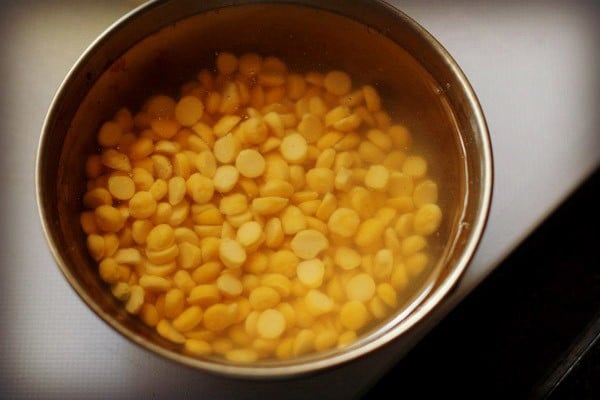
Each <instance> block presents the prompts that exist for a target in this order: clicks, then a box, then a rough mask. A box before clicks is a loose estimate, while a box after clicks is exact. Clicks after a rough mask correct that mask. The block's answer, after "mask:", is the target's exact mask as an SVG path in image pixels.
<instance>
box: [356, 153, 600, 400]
mask: <svg viewBox="0 0 600 400" xmlns="http://www.w3.org/2000/svg"><path fill="white" fill-rule="evenodd" d="M599 150H600V149H599ZM599 337H600V170H597V171H596V172H595V173H594V174H593V175H592V176H591V177H590V178H589V179H588V180H587V181H586V182H585V183H584V184H583V185H582V186H581V187H580V188H579V189H578V190H577V191H576V192H575V193H573V194H572V195H571V197H570V198H569V199H568V200H567V201H566V202H565V203H563V204H562V205H561V206H560V208H559V209H558V210H556V211H555V212H554V213H553V214H552V216H551V217H550V218H548V219H547V220H546V221H545V222H544V223H543V224H542V225H541V226H540V227H539V228H538V229H537V230H536V231H535V232H534V233H533V234H532V235H531V236H529V238H528V239H527V240H525V241H524V242H523V243H522V244H521V245H520V246H519V247H518V248H517V249H516V250H515V251H514V252H513V253H512V254H511V255H510V256H509V257H508V258H507V259H506V260H505V261H504V262H503V263H502V264H501V265H500V266H499V267H498V268H497V269H496V270H495V271H494V272H493V273H492V274H491V275H490V276H489V277H488V278H487V279H486V280H485V281H484V282H483V283H482V284H481V285H480V286H478V287H477V289H475V290H474V291H473V292H472V293H471V294H470V295H469V296H468V297H467V298H466V299H465V301H463V302H462V303H461V304H460V305H459V306H458V307H457V308H456V309H455V310H453V311H452V312H451V313H450V314H449V315H448V317H447V318H446V319H445V320H444V321H443V322H442V323H440V324H439V325H438V326H437V327H436V328H435V329H434V330H432V331H431V332H430V333H429V334H428V335H427V336H426V337H425V338H424V339H423V340H422V341H421V342H420V343H419V344H418V345H417V346H416V347H415V348H414V349H413V350H411V352H410V353H409V354H408V355H407V356H406V357H405V358H404V359H403V360H402V361H400V362H399V363H398V364H397V365H396V366H395V367H394V368H393V369H392V370H391V371H390V372H389V373H388V374H386V375H385V376H384V377H383V378H382V380H381V381H380V382H379V383H377V384H376V385H375V386H374V387H373V388H372V389H371V390H370V391H369V392H368V393H367V394H365V396H364V398H365V399H379V398H389V397H394V398H395V397H405V396H407V397H409V398H410V397H412V396H408V395H410V394H416V395H418V396H419V397H420V398H431V397H444V398H452V397H457V396H461V397H465V396H467V397H469V398H471V397H477V398H509V399H515V398H517V399H518V398H532V399H540V398H541V399H544V398H548V399H600V340H598V338H599Z"/></svg>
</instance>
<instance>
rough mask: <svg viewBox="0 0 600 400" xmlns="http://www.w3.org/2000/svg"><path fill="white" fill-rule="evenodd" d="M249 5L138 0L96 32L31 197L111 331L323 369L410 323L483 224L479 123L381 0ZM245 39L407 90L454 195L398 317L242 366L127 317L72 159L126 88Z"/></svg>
mask: <svg viewBox="0 0 600 400" xmlns="http://www.w3.org/2000/svg"><path fill="white" fill-rule="evenodd" d="M253 3H257V2H253V1H235V2H227V1H207V2H202V3H200V2H195V1H167V2H155V3H150V4H149V5H147V6H145V7H142V8H140V9H138V10H136V11H134V12H133V13H131V14H130V15H128V16H126V17H125V18H123V19H122V20H121V21H119V22H117V23H116V24H115V25H114V26H113V27H112V28H111V29H109V30H108V31H107V32H106V33H105V34H104V35H103V36H102V37H100V38H99V39H98V40H97V41H96V42H95V43H94V44H93V45H92V46H91V47H90V48H89V49H88V51H87V52H86V53H85V54H84V55H83V56H82V58H81V59H80V60H79V62H78V63H77V64H76V66H75V67H74V68H73V70H72V71H71V73H70V74H69V76H68V77H67V79H66V80H65V82H64V83H63V85H62V86H61V88H60V90H59V92H58V94H57V96H56V98H55V100H54V102H53V104H52V107H51V109H50V111H49V113H48V116H47V119H46V123H45V126H44V131H43V134H42V137H41V140H40V146H39V153H38V160H37V198H38V205H39V210H40V215H41V219H42V222H43V225H44V230H45V233H46V237H47V240H48V243H49V245H50V249H51V251H52V253H53V255H54V257H55V259H56V261H57V264H58V266H59V267H60V268H61V270H62V272H63V273H64V275H65V277H66V278H67V280H68V282H69V283H70V284H71V286H72V287H73V288H74V289H75V291H76V292H77V293H78V294H79V296H81V298H82V299H83V300H84V302H85V303H86V304H87V305H88V306H89V307H90V308H91V309H92V310H93V311H94V312H95V313H96V314H98V315H99V316H100V317H101V318H102V319H104V320H105V321H106V322H107V323H108V324H109V325H110V326H112V327H113V328H114V329H116V330H117V331H119V332H120V333H121V334H123V335H124V336H125V337H127V338H128V339H130V340H132V341H133V342H135V343H137V344H139V345H141V346H143V347H144V348H147V349H149V350H151V351H153V352H156V353H158V354H160V355H162V356H164V357H167V358H169V359H172V360H174V361H177V362H180V363H183V364H186V365H189V366H193V367H197V368H200V369H203V370H207V371H212V372H217V373H224V374H230V375H235V376H243V377H281V376H289V375H297V374H303V373H309V372H314V371H316V370H319V369H323V368H328V367H332V366H335V365H338V364H340V363H344V362H347V361H349V360H352V359H354V358H356V357H359V356H361V355H363V354H365V353H367V352H370V351H371V350H373V349H376V348H378V347H381V346H383V345H385V344H386V343H388V342H390V341H391V340H393V339H394V338H396V337H398V336H399V335H402V334H403V333H404V332H406V331H407V330H409V329H410V328H411V327H413V326H414V325H415V324H417V323H418V322H419V321H420V320H421V319H422V318H423V317H424V316H425V315H426V314H427V313H428V312H429V311H431V309H433V308H434V307H435V306H436V305H437V304H438V303H439V302H440V301H441V299H443V298H444V297H445V296H446V295H447V294H448V293H449V291H450V290H451V289H452V287H453V286H454V285H455V284H456V282H457V280H458V279H459V278H460V276H461V275H462V273H463V272H464V270H465V268H466V267H467V265H468V262H469V260H470V258H471V257H472V255H473V252H474V250H475V248H476V246H477V244H478V242H479V239H480V237H481V234H482V231H483V228H484V225H485V221H486V218H487V214H488V211H489V206H490V198H491V188H492V167H491V165H492V159H491V149H490V143H489V137H488V133H487V128H486V124H485V119H484V117H483V113H482V111H481V108H480V106H479V104H478V101H477V98H476V96H475V94H474V93H473V90H472V89H471V87H470V85H469V83H468V81H467V79H466V77H465V76H464V75H463V74H462V72H461V71H460V69H459V67H458V66H457V65H456V63H455V62H454V61H453V60H452V58H451V57H450V55H449V54H448V53H447V52H446V51H445V50H444V49H443V47H442V46H441V45H440V44H439V43H438V42H437V41H436V40H435V39H434V38H433V37H431V36H430V35H429V34H428V33H427V32H426V31H424V30H423V29H422V28H421V27H419V26H418V25H417V24H416V23H415V22H414V21H412V20H411V19H410V18H408V17H407V16H406V15H404V14H402V13H400V12H399V11H398V10H395V9H393V8H391V7H390V6H388V5H386V4H385V3H380V2H372V3H362V2H344V1H331V2H327V3H326V4H320V2H317V1H299V2H293V3H296V4H300V5H303V6H302V7H298V6H297V5H290V4H253ZM281 3H284V2H281ZM285 3H289V2H285ZM307 6H308V7H307ZM217 9H218V10H217ZM188 17H190V19H188V20H184V19H185V18H188ZM242 21H244V23H241V22H242ZM248 21H251V23H249V22H248ZM306 21H310V23H307V22H306ZM175 22H177V23H175ZM160 28H164V29H162V30H161V31H160V32H158V33H157V34H154V33H156V32H157V31H158V30H159V29H160ZM153 34H154V35H153ZM149 35H150V36H149ZM257 44H258V45H260V50H261V52H264V53H275V54H278V55H281V56H282V57H283V58H285V59H286V60H290V62H291V64H293V65H297V66H299V67H311V68H319V67H320V68H325V67H327V66H332V65H336V66H339V67H341V68H345V69H347V70H348V71H349V72H350V73H351V74H352V75H355V76H360V77H361V78H362V79H364V80H365V81H369V82H377V83H378V86H380V87H381V88H383V89H384V92H385V90H387V91H389V92H392V93H393V92H397V91H403V92H404V93H406V96H404V97H403V98H404V99H405V100H404V102H403V101H402V100H397V99H391V100H390V103H392V107H393V108H394V109H395V110H397V117H399V118H404V119H406V118H410V116H411V115H414V114H415V113H418V112H420V113H421V114H422V117H421V118H419V120H418V121H414V122H413V126H411V128H412V129H413V130H414V131H418V132H422V134H423V141H428V142H430V143H433V150H432V151H433V152H434V153H435V154H436V156H439V157H441V160H442V161H443V162H441V164H440V165H442V168H440V169H439V170H438V171H435V173H436V175H437V177H439V178H440V179H442V180H443V181H445V182H460V185H455V187H454V189H453V188H447V189H448V190H450V191H451V190H454V191H455V193H454V194H453V195H452V196H448V204H446V206H447V207H448V209H450V210H451V211H452V212H451V213H450V214H453V215H455V216H456V217H455V218H454V219H453V220H451V221H449V222H448V223H447V224H446V225H445V228H444V229H443V232H442V235H443V236H444V238H445V240H444V241H447V242H448V243H451V246H448V247H447V248H446V251H445V253H444V255H443V258H442V261H441V262H440V263H439V264H438V266H437V267H436V268H437V269H436V271H433V272H432V273H431V274H430V280H429V281H426V282H423V285H422V290H421V291H420V292H419V293H418V294H417V295H416V296H415V297H414V298H413V299H412V301H411V303H410V304H409V305H408V306H407V307H406V308H405V309H404V310H402V313H401V314H399V315H397V316H396V318H394V319H392V320H389V321H387V322H386V324H384V325H382V326H379V327H378V329H376V330H373V331H372V332H370V333H368V334H367V335H365V336H364V337H363V338H361V339H360V340H359V341H358V342H357V343H355V344H354V345H352V346H350V347H348V348H346V349H344V350H341V351H340V350H336V351H332V352H329V353H323V354H317V355H314V356H310V357H306V358H303V359H298V360H293V361H289V362H272V363H263V364H260V365H256V366H251V367H247V366H236V365H230V364H226V363H223V362H222V361H213V360H198V359H193V358H190V357H187V356H185V355H182V354H180V353H178V352H176V351H175V349H174V346H172V345H170V344H168V343H166V342H165V341H164V340H161V339H160V338H159V337H158V336H157V335H156V334H155V333H154V332H153V331H152V330H151V329H148V328H147V327H145V326H144V325H143V324H141V323H140V322H139V321H138V320H137V319H136V318H133V317H131V316H129V315H127V314H126V313H125V312H124V311H123V310H122V309H121V307H120V305H119V304H118V303H117V302H116V301H114V300H113V298H112V296H111V295H110V293H109V291H107V290H106V287H105V286H104V285H103V284H102V282H100V280H99V278H98V277H97V275H96V273H95V268H94V267H93V263H92V262H91V260H90V258H89V257H88V256H87V252H86V249H85V246H84V237H83V233H82V232H81V230H80V228H79V224H78V213H79V211H80V202H81V201H80V199H81V193H82V191H83V187H84V186H83V185H84V176H83V161H84V159H85V157H86V156H87V154H89V153H90V152H91V151H93V149H94V141H93V135H94V132H95V129H96V127H97V126H98V125H99V123H100V121H102V120H103V119H105V118H107V116H109V115H111V113H112V112H114V111H115V109H116V108H118V107H119V106H121V105H123V104H134V105H135V104H136V103H139V101H141V99H143V98H145V97H147V96H148V95H149V94H150V93H151V91H145V90H139V88H152V90H166V91H168V90H172V88H173V87H176V84H178V83H181V81H182V80H183V79H185V78H186V77H189V76H192V75H190V74H192V73H193V72H194V70H193V68H197V66H198V64H199V63H202V60H203V58H204V59H205V60H207V61H205V62H210V57H211V55H212V54H214V52H215V51H217V50H221V49H223V48H227V49H231V50H234V51H243V50H250V49H255V48H256V46H257ZM132 46H133V47H132ZM190 49H193V51H190ZM316 60H318V61H316ZM367 66H371V68H368V67H367ZM372 66H376V67H375V68H372ZM164 77H170V79H164ZM415 77H417V78H418V79H414V78H415ZM432 82H433V86H431V85H432ZM392 97H393V96H392ZM457 133H459V134H460V136H458V135H457ZM449 149H450V151H449Z"/></svg>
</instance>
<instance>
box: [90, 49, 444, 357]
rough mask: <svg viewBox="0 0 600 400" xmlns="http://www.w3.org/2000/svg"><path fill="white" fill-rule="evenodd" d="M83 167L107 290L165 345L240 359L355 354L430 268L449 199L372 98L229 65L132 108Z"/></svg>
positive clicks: (254, 65) (335, 81)
mask: <svg viewBox="0 0 600 400" xmlns="http://www.w3.org/2000/svg"><path fill="white" fill-rule="evenodd" d="M97 142H98V144H99V146H100V151H99V153H98V154H93V155H90V156H89V158H88V159H87V163H86V166H85V168H86V175H87V178H88V182H87V192H86V193H85V195H84V196H83V205H84V207H85V211H83V212H82V213H81V226H82V228H83V230H84V232H85V233H86V235H87V247H88V250H89V254H90V256H91V257H92V258H93V259H94V260H95V261H96V262H97V263H98V272H99V275H100V277H101V279H102V280H104V281H105V282H106V283H107V284H109V285H110V287H111V290H112V294H113V295H114V296H115V297H116V298H117V299H119V300H120V301H122V302H123V305H124V308H125V310H126V311H127V312H129V313H131V314H135V315H137V316H139V318H140V319H141V320H142V321H143V322H144V323H145V324H147V325H148V326H150V327H154V328H155V329H156V332H157V333H158V334H159V335H160V336H162V337H163V338H165V339H166V340H168V341H170V342H173V343H175V344H177V345H180V346H181V349H182V351H184V352H186V353H187V354H190V355H193V356H198V357H201V356H207V355H217V356H222V357H224V358H225V359H227V360H229V361H231V362H236V363H248V362H254V361H256V360H259V359H289V358H292V357H298V356H301V355H304V354H309V353H313V352H319V351H324V350H328V349H331V348H335V347H343V346H347V345H349V344H350V343H352V342H353V341H355V340H356V339H357V337H359V336H360V335H361V334H362V333H363V332H365V331H366V330H367V329H368V328H369V327H371V326H373V325H374V324H375V323H376V322H377V321H379V320H382V319H384V318H386V317H389V316H390V315H392V314H393V313H394V312H395V311H397V310H398V307H399V306H400V304H399V300H398V298H399V295H400V294H401V293H402V292H403V291H406V290H407V288H408V287H410V285H411V283H413V282H414V281H415V280H416V279H417V278H418V277H419V276H420V275H421V274H423V273H424V270H425V269H426V267H427V266H428V265H430V264H431V263H432V262H433V260H432V254H431V253H430V251H429V249H430V243H429V242H428V240H430V236H431V235H434V234H435V233H436V232H437V231H438V229H439V227H440V223H441V220H442V210H441V209H440V207H439V206H438V205H437V204H436V203H437V200H438V187H437V184H436V182H435V181H433V180H432V179H431V178H430V177H428V169H427V161H426V159H425V158H424V157H423V156H421V155H419V154H416V153H415V152H414V151H413V150H412V148H411V147H412V146H411V134H410V132H409V131H408V129H407V128H406V127H404V126H403V125H401V124H399V123H396V122H394V121H392V120H391V118H390V116H389V114H388V113H387V112H386V111H385V110H384V109H383V104H382V100H381V98H380V96H379V94H378V91H377V90H376V89H375V88H374V87H373V86H369V85H366V86H360V87H356V86H354V85H353V82H352V78H351V77H350V76H349V75H348V74H347V73H345V72H343V71H337V70H334V71H329V72H326V73H320V72H314V71H313V72H308V73H299V72H294V71H290V70H289V69H288V66H287V65H286V64H285V63H284V62H282V61H281V60H280V59H278V58H276V57H262V56H260V55H258V54H255V53H248V54H243V55H241V56H239V57H238V56H236V55H234V54H231V53H228V52H222V53H220V54H218V56H217V58H216V63H215V69H214V70H212V71H211V70H208V69H203V70H202V71H200V73H199V74H198V75H197V78H196V79H195V80H193V81H191V82H188V83H186V84H184V85H183V86H182V87H181V90H180V95H179V96H178V97H177V98H173V97H169V96H166V95H156V96H153V97H151V98H149V99H147V101H146V102H145V104H144V106H143V107H142V108H141V110H139V111H138V112H137V113H136V114H135V115H133V114H132V113H131V112H130V111H129V110H128V109H126V108H123V109H121V110H119V111H118V112H117V113H116V114H115V115H114V117H113V119H112V120H110V121H106V122H105V123H104V124H103V125H102V126H101V127H100V129H99V131H98V133H97Z"/></svg>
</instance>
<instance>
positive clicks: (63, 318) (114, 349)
mask: <svg viewBox="0 0 600 400" xmlns="http://www.w3.org/2000/svg"><path fill="white" fill-rule="evenodd" d="M135 3H136V2H135V1H119V0H111V1H102V2H97V1H91V0H84V1H81V0H80V1H77V0H63V1H51V2H46V1H42V0H40V1H22V2H14V4H13V3H12V2H1V3H0V37H2V42H1V43H0V49H1V50H2V51H1V54H2V59H1V61H0V73H1V76H2V82H1V84H0V87H2V93H1V95H0V140H1V145H2V146H1V147H0V148H1V149H2V150H3V155H2V156H1V157H0V182H1V185H0V188H1V190H2V191H1V195H0V196H1V197H0V198H1V202H2V207H1V211H0V215H1V222H2V236H1V238H2V240H0V260H1V261H0V321H2V325H1V326H2V327H1V328H0V355H1V356H0V398H38V399H40V398H41V399H53V398H56V399H67V398H68V399H70V398H78V399H89V398H111V399H121V398H150V397H151V398H160V399H162V398H165V399H166V398H168V399H175V398H188V397H197V396H202V397H203V398H211V399H212V398H216V399H224V398H236V399H239V398H258V397H262V398H273V397H276V396H277V397H279V398H306V397H309V396H310V395H312V396H313V397H315V398H342V399H347V398H352V397H356V396H357V395H358V394H359V393H361V392H364V390H366V388H367V387H368V386H370V385H372V384H373V383H374V382H375V381H376V379H377V378H378V377H379V376H381V374H382V373H384V372H385V371H386V370H387V369H388V368H389V367H390V366H391V365H392V364H393V362H394V361H395V360H396V359H398V358H399V357H401V356H402V354H403V353H404V352H405V351H406V350H408V349H409V348H410V347H411V346H412V345H414V344H415V343H416V342H417V341H418V340H419V339H420V338H421V337H422V336H423V335H424V334H425V333H426V332H427V331H428V330H430V329H431V328H432V327H433V326H434V325H435V323H436V322H437V321H439V319H441V318H443V316H444V315H445V314H446V313H447V312H448V311H449V310H450V309H451V308H452V307H453V306H454V305H455V304H456V303H458V302H459V301H460V300H461V299H462V298H464V296H465V295H467V294H468V293H469V292H470V291H471V290H472V289H473V288H474V287H476V286H477V284H478V283H479V282H480V281H481V280H482V279H484V278H485V277H486V276H487V275H488V274H489V273H490V272H491V271H492V270H493V269H494V268H495V267H496V266H497V265H498V264H499V263H500V262H501V261H502V260H503V258H504V257H505V256H506V255H508V254H509V253H510V252H511V251H512V250H513V249H514V248H515V247H516V246H517V245H518V244H519V243H520V242H521V241H522V240H523V239H524V238H525V237H526V236H527V235H528V234H529V232H531V230H533V229H534V228H535V227H536V226H537V225H538V224H539V223H540V222H541V221H542V220H543V219H544V218H545V217H546V216H547V215H548V214H549V213H550V212H551V211H552V210H553V209H554V208H555V207H556V206H557V205H559V204H560V203H561V202H562V200H563V199H564V198H565V197H566V196H567V195H569V194H570V193H571V192H572V191H573V190H574V189H575V188H576V187H577V185H578V184H579V183H580V182H581V181H582V180H583V179H585V178H586V177H587V176H588V175H589V174H590V173H591V172H592V171H593V170H594V169H595V168H597V167H598V166H599V165H600V131H599V129H598V127H599V126H600V113H599V110H600V107H599V106H600V77H599V76H598V71H600V53H599V50H598V42H599V40H600V29H599V28H598V27H597V25H598V21H599V16H600V6H597V5H594V3H593V2H560V1H552V2H543V3H542V2H526V4H521V3H517V2H492V1H483V2H475V1H462V2H447V1H426V2H422V1H416V0H415V1H393V3H394V4H395V5H397V6H398V7H399V8H400V9H402V10H403V11H405V12H406V13H407V14H408V15H410V16H411V17H413V18H414V19H415V20H417V22H419V23H421V24H422V25H423V26H424V27H425V28H426V29H428V30H429V31H430V32H431V33H432V34H433V35H434V36H435V37H437V38H438V40H439V41H440V42H441V43H442V44H443V45H444V46H445V47H446V48H447V49H448V50H449V51H450V53H451V54H452V55H453V56H454V57H455V59H456V60H457V61H458V63H459V65H461V67H462V68H463V70H464V71H465V73H466V75H467V77H468V78H469V80H470V81H471V83H472V85H473V87H474V89H475V91H476V93H477V94H478V96H479V99H480V101H481V103H482V106H483V109H484V112H485V115H486V118H487V121H488V125H489V129H490V132H491V137H492V145H493V151H494V156H495V187H494V197H493V204H492V210H491V215H490V219H489V224H488V227H487V230H486V232H485V235H484V238H483V240H482V242H481V245H480V247H479V250H478V251H477V254H476V256H475V258H474V260H473V262H472V263H471V266H470V268H469V269H468V271H467V273H466V275H465V276H464V279H463V280H462V281H461V283H460V286H459V287H458V289H457V290H456V291H455V292H454V294H453V295H452V297H451V298H450V299H449V300H448V301H447V302H446V303H445V304H444V306H443V307H442V309H440V310H438V311H437V312H436V313H434V314H433V315H432V316H431V318H429V319H428V320H427V321H426V323H425V324H422V325H420V326H419V329H417V330H415V331H414V332H412V334H411V335H409V336H408V337H406V338H403V339H402V340H401V341H398V342H396V343H394V344H393V345H392V346H390V347H389V348H387V349H386V351H383V352H378V353H376V354H374V355H373V356H372V357H369V358H367V359H364V360H361V361H359V362H356V363H353V364H350V365H348V366H346V367H343V368H339V369H336V370H333V371H328V372H327V373H325V374H322V375H318V376H315V377H312V378H304V379H302V380H296V381H292V382H259V383H257V382H240V381H235V382H233V381H230V380H227V379H224V378H217V377H215V376H212V375H207V374H203V373H200V372H198V371H194V370H191V369H187V368H183V367H180V366H177V365H175V364H173V363H171V362H168V361H166V360H163V359H160V358H158V357H157V356H154V355H152V354H150V353H148V352H146V351H144V350H142V349H141V348H139V347H137V346H135V345H133V344H132V343H130V342H128V341H127V340H126V339H124V338H123V337H121V336H120V335H118V334H117V333H116V332H114V331H113V330H112V329H111V328H109V327H108V326H107V325H106V324H105V323H104V322H102V321H101V320H100V319H99V318H97V317H96V316H95V315H93V313H91V312H89V310H88V308H87V306H85V305H84V303H83V302H82V301H81V300H80V299H79V298H78V297H77V295H76V294H75V292H74V291H73V290H72V289H71V288H70V287H69V285H68V284H67V282H66V280H65V279H64V278H63V276H62V275H61V273H60V271H59V270H58V268H57V267H56V266H55V263H54V261H53V259H52V257H51V255H50V253H49V251H48V249H47V246H46V243H45V240H44V238H43V235H42V231H41V225H40V223H39V218H38V214H37V206H36V203H35V195H34V193H35V192H34V165H35V162H34V160H35V152H36V149H37V142H38V139H39V135H40V131H41V127H42V122H43V119H44V116H45V113H46V111H47V109H48V107H49V105H50V102H51V99H52V97H53V96H54V93H55V91H56V89H57V88H58V86H59V84H60V82H61V81H62V79H63V78H64V76H65V75H66V73H67V72H68V70H69V68H70V67H71V66H72V65H73V63H74V62H75V61H76V59H77V58H78V56H79V55H80V54H81V53H82V52H83V50H84V49H85V48H86V47H87V46H88V45H89V43H91V42H92V40H93V39H94V38H95V37H96V36H97V35H99V34H100V33H101V32H102V31H103V30H104V29H106V28H107V27H108V26H109V25H110V24H111V23H112V22H113V21H115V20H116V19H117V18H119V17H120V16H121V15H123V14H124V13H126V12H127V11H128V10H129V9H131V8H132V7H133V6H134V5H135Z"/></svg>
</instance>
